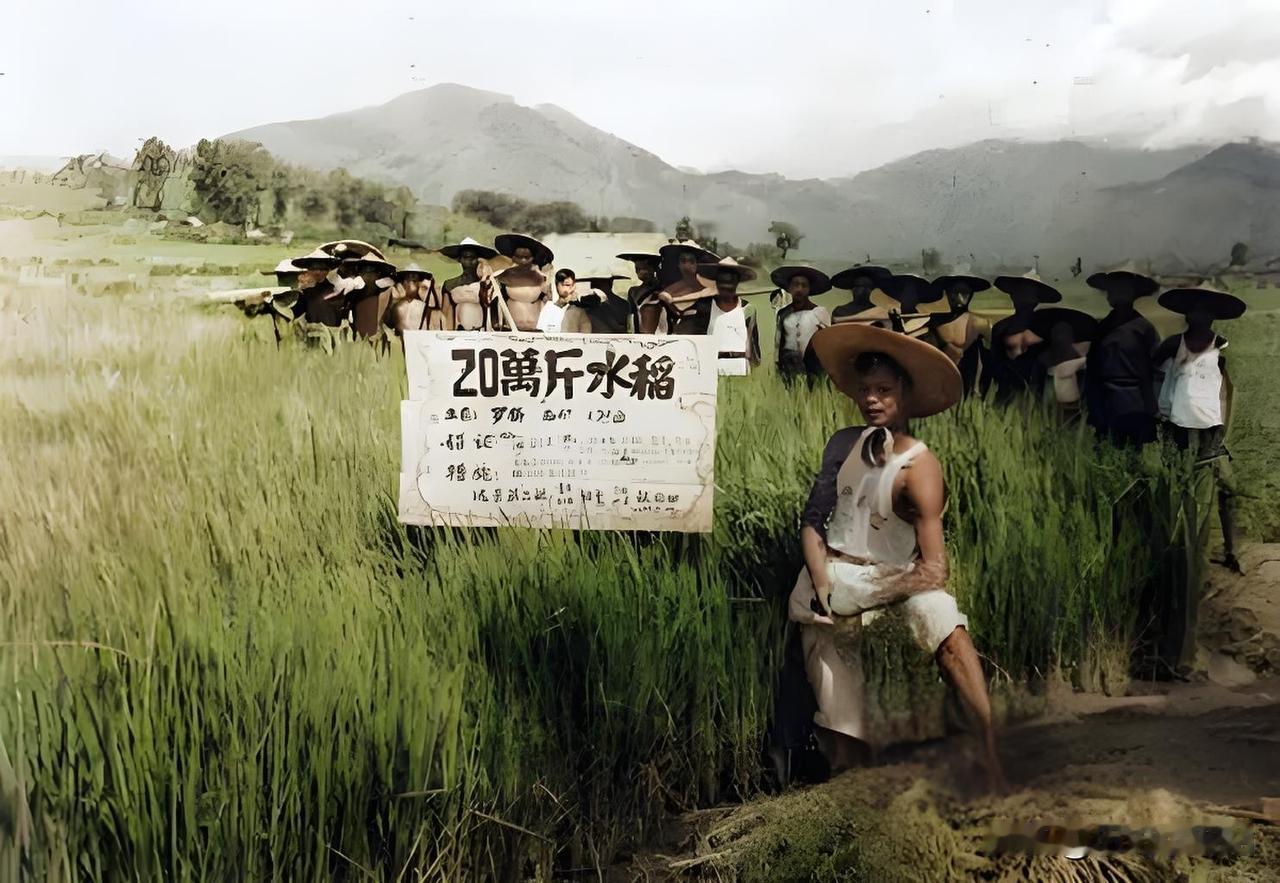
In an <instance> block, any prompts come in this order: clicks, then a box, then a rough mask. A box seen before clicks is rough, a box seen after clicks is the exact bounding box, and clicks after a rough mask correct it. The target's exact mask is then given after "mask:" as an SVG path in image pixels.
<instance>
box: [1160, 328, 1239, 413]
mask: <svg viewBox="0 0 1280 883" xmlns="http://www.w3.org/2000/svg"><path fill="white" fill-rule="evenodd" d="M1222 347H1223V348H1225V347H1226V344H1225V343H1224V344H1223V345H1222ZM1221 358H1222V349H1219V347H1218V346H1217V339H1216V338H1215V340H1214V343H1213V344H1211V345H1210V346H1209V347H1208V348H1207V349H1206V350H1205V351H1204V352H1201V353H1193V352H1191V351H1190V350H1189V349H1187V339H1186V336H1185V335H1184V336H1183V337H1182V338H1180V339H1179V340H1178V353H1177V355H1175V356H1174V357H1173V358H1172V359H1170V360H1169V361H1168V362H1166V363H1165V365H1164V384H1163V385H1162V386H1161V387H1160V413H1161V414H1163V415H1164V416H1165V417H1168V418H1169V420H1170V422H1172V423H1173V425H1174V426H1181V427H1182V428H1183V429H1209V428H1210V427H1213V426H1221V425H1222V367H1221V365H1220V364H1219V360H1220V359H1221Z"/></svg>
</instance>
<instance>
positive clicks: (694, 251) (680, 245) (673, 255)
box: [658, 239, 720, 264]
mask: <svg viewBox="0 0 1280 883" xmlns="http://www.w3.org/2000/svg"><path fill="white" fill-rule="evenodd" d="M684 252H689V254H691V255H693V256H694V257H696V258H697V259H698V263H699V264H701V263H706V262H714V261H718V260H720V255H718V254H716V253H715V252H712V251H707V249H705V248H703V247H702V246H701V245H699V244H698V243H696V242H694V241H693V240H692V239H685V240H682V241H680V242H668V243H667V244H666V245H664V246H662V247H661V248H659V249H658V257H659V259H661V260H662V261H663V262H664V263H665V262H667V261H671V262H672V263H674V262H675V261H677V260H679V258H680V255H681V254H683V253H684Z"/></svg>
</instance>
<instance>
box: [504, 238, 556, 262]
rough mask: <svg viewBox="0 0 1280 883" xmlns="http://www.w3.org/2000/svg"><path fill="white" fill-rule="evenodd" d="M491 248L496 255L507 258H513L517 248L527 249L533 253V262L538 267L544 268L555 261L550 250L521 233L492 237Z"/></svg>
mask: <svg viewBox="0 0 1280 883" xmlns="http://www.w3.org/2000/svg"><path fill="white" fill-rule="evenodd" d="M493 247H494V248H496V249H497V250H498V254H502V255H506V256H507V257H509V258H512V257H515V254H516V249H517V248H527V249H529V251H531V252H533V262H534V263H535V264H537V265H538V266H539V267H545V266H546V265H547V264H549V263H551V262H552V261H554V260H555V259H556V256H555V254H554V253H553V252H552V251H551V249H549V248H547V247H546V246H545V245H543V244H542V243H541V242H539V241H538V240H536V239H534V238H533V237H532V236H525V235H524V234H523V233H501V234H499V235H497V236H495V237H493Z"/></svg>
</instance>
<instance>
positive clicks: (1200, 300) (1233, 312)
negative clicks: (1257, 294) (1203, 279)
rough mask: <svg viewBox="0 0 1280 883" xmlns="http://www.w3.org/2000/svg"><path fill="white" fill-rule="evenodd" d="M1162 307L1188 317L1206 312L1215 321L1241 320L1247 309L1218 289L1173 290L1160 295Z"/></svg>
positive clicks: (1242, 302)
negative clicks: (1194, 313)
mask: <svg viewBox="0 0 1280 883" xmlns="http://www.w3.org/2000/svg"><path fill="white" fill-rule="evenodd" d="M1159 304H1160V306H1162V307H1164V308H1165V309H1166V310H1169V311H1170V312H1173V313H1181V314H1182V315H1184V316H1185V315H1187V314H1188V313H1191V312H1194V311H1196V310H1204V311H1205V312H1207V313H1209V315H1211V316H1213V318H1214V319H1218V320H1222V321H1226V320H1228V319H1239V318H1240V317H1241V316H1243V315H1244V312H1245V310H1246V309H1247V307H1246V305H1245V302H1244V301H1243V300H1241V299H1240V298H1238V297H1236V296H1235V295H1234V294H1232V293H1230V292H1229V291H1219V290H1217V289H1216V288H1171V289H1169V290H1168V291H1166V292H1165V293H1164V294H1162V295H1160V300H1159Z"/></svg>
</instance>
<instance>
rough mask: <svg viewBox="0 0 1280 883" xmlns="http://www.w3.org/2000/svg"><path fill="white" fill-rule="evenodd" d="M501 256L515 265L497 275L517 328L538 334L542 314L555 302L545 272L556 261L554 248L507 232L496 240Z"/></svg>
mask: <svg viewBox="0 0 1280 883" xmlns="http://www.w3.org/2000/svg"><path fill="white" fill-rule="evenodd" d="M493 244H494V247H495V248H497V250H498V254H502V255H506V256H507V257H509V258H511V260H512V264H513V265H512V266H511V267H509V268H508V269H506V270H503V271H502V272H501V273H499V274H498V275H497V280H498V282H499V283H500V284H501V286H502V297H503V299H504V300H505V301H506V305H507V309H508V310H510V312H511V318H512V319H514V320H515V323H516V329H518V330H520V331H537V330H538V314H539V313H541V312H542V306H543V304H545V303H547V302H548V301H550V300H551V278H550V277H549V276H548V275H547V274H546V273H544V272H543V269H544V268H549V267H550V266H551V262H552V261H553V260H555V255H553V254H552V253H551V249H549V248H547V247H546V246H545V245H543V244H542V243H541V242H539V241H538V240H536V239H534V238H533V237H532V236H521V235H520V234H518V233H504V234H502V235H501V236H497V237H495V238H494V240H493ZM513 330H515V329H513Z"/></svg>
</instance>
